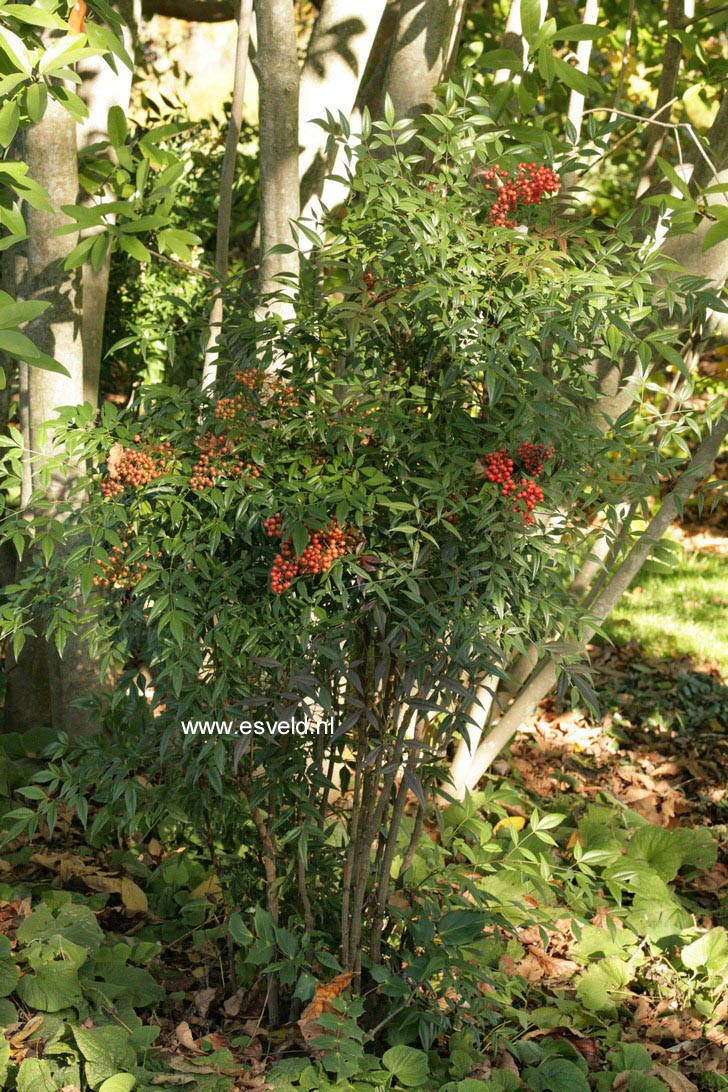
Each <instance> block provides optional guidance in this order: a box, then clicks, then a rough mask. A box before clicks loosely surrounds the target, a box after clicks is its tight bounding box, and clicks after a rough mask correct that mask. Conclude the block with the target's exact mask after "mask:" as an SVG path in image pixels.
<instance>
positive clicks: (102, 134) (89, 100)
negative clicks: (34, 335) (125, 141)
mask: <svg viewBox="0 0 728 1092" xmlns="http://www.w3.org/2000/svg"><path fill="white" fill-rule="evenodd" d="M124 45H125V47H126V50H127V52H130V53H133V41H132V32H131V29H130V28H129V26H127V24H126V22H125V24H124ZM116 68H117V71H116V72H114V70H113V69H112V68H111V67H110V66H109V65H108V64H107V63H106V61H105V60H104V59H103V58H102V57H89V58H87V59H86V60H83V61H81V62H80V63H79V64H78V67H77V71H78V74H79V76H81V77H82V80H83V83H82V84H81V86H80V87H79V94H80V96H81V98H82V99H83V101H84V102H85V103H86V106H87V107H88V111H89V116H88V118H87V119H86V121H85V122H84V123H83V124H82V125H79V126H77V127H76V142H77V147H78V150H79V151H80V150H81V149H82V148H88V146H89V145H90V144H94V143H96V141H101V140H108V137H109V128H108V116H109V110H110V109H111V107H112V106H120V107H121V109H122V110H123V111H124V113H126V112H127V110H128V109H129V98H130V95H131V76H132V74H131V72H130V71H129V69H128V68H127V67H126V65H124V64H122V62H121V61H120V60H119V59H118V58H117V59H116ZM110 199H111V198H109V200H110ZM101 200H102V201H103V198H102V199H101ZM93 233H94V229H89V230H88V231H82V232H81V235H80V238H84V236H85V235H87V234H93ZM110 265H111V256H110V254H108V253H107V255H106V257H105V258H104V261H103V262H102V263H101V266H100V268H99V269H94V267H93V266H92V264H91V262H85V263H84V265H83V267H82V270H83V271H82V286H83V317H82V320H81V321H82V327H81V328H82V337H83V399H82V401H84V402H90V403H91V405H92V406H95V405H96V404H97V402H98V398H99V376H100V374H101V351H102V345H103V339H104V318H105V315H106V298H107V296H108V291H109V268H110Z"/></svg>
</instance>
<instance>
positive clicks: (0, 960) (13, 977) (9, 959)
mask: <svg viewBox="0 0 728 1092" xmlns="http://www.w3.org/2000/svg"><path fill="white" fill-rule="evenodd" d="M17 984H18V968H17V967H16V966H15V960H14V959H13V955H12V949H11V947H10V941H9V940H8V938H7V937H6V936H0V997H7V996H8V994H10V993H12V992H13V990H14V989H15V987H16V986H17Z"/></svg>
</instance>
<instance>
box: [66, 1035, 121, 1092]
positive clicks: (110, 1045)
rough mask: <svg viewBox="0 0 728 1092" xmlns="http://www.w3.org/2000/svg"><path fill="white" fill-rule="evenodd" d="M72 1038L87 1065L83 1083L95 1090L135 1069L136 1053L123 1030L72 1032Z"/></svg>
mask: <svg viewBox="0 0 728 1092" xmlns="http://www.w3.org/2000/svg"><path fill="white" fill-rule="evenodd" d="M73 1034H74V1037H75V1039H76V1043H77V1044H78V1049H79V1050H80V1051H81V1053H82V1054H83V1056H84V1059H85V1061H86V1066H85V1074H86V1080H87V1081H88V1083H89V1085H90V1087H91V1088H92V1089H94V1090H96V1089H99V1088H100V1086H101V1085H102V1084H103V1083H104V1081H107V1080H108V1079H109V1078H110V1077H113V1076H115V1075H116V1074H119V1073H123V1072H127V1071H128V1070H130V1069H132V1068H133V1067H134V1066H135V1065H136V1052H135V1050H134V1048H133V1047H132V1046H130V1044H129V1032H128V1031H126V1030H125V1029H124V1028H119V1027H101V1028H74V1029H73Z"/></svg>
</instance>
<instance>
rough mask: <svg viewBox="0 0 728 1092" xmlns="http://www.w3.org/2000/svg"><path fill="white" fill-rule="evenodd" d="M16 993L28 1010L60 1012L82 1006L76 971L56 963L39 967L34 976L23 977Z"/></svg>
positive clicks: (81, 995)
mask: <svg viewBox="0 0 728 1092" xmlns="http://www.w3.org/2000/svg"><path fill="white" fill-rule="evenodd" d="M17 992H18V997H19V998H20V999H21V1001H23V1002H24V1003H25V1004H26V1005H27V1006H28V1008H30V1009H39V1010H40V1011H41V1012H60V1010H61V1009H67V1008H70V1007H72V1006H76V1005H81V1004H83V994H82V993H81V986H80V983H79V981H78V971H77V970H76V969H75V968H74V967H66V966H64V965H63V964H62V963H60V962H57V961H56V962H53V963H48V964H46V965H45V966H44V967H39V969H38V970H37V971H36V973H35V974H26V975H23V977H22V978H21V979H20V982H19V983H18V990H17Z"/></svg>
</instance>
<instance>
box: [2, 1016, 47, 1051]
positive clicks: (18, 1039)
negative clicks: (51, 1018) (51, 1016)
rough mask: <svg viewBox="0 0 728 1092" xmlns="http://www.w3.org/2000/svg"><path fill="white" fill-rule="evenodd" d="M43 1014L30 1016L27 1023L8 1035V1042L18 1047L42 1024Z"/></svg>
mask: <svg viewBox="0 0 728 1092" xmlns="http://www.w3.org/2000/svg"><path fill="white" fill-rule="evenodd" d="M44 1019H45V1017H44V1016H31V1018H30V1020H28V1022H27V1024H25V1025H24V1026H23V1027H22V1028H21V1029H20V1031H16V1032H14V1033H13V1034H12V1035H11V1036H9V1042H10V1046H11V1047H19V1046H20V1044H21V1043H22V1042H24V1040H25V1039H27V1038H29V1037H30V1036H31V1035H32V1034H33V1032H34V1031H37V1030H38V1028H39V1027H41V1026H42V1024H43V1021H44Z"/></svg>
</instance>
